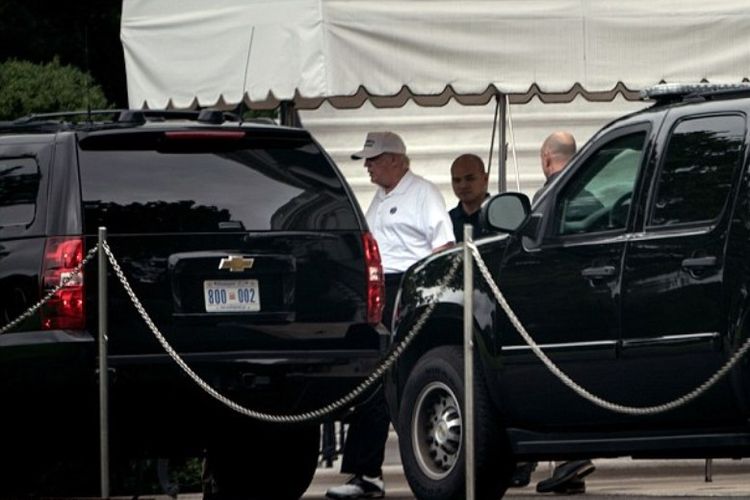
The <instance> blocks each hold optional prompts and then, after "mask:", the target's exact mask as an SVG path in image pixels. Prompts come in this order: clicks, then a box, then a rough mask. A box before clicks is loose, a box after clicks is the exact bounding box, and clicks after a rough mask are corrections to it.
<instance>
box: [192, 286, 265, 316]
mask: <svg viewBox="0 0 750 500" xmlns="http://www.w3.org/2000/svg"><path fill="white" fill-rule="evenodd" d="M203 299H204V301H205V303H206V312H248V311H249V312H253V311H260V291H259V288H258V280H217V281H204V282H203Z"/></svg>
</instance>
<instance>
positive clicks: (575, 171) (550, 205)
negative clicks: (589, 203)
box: [540, 121, 654, 247]
mask: <svg viewBox="0 0 750 500" xmlns="http://www.w3.org/2000/svg"><path fill="white" fill-rule="evenodd" d="M653 130H654V124H653V123H652V122H651V121H642V122H636V123H632V124H628V125H625V126H622V127H619V128H617V129H615V130H611V131H608V132H606V133H604V134H602V135H601V136H599V137H595V138H594V139H593V140H592V142H590V143H589V144H587V145H586V146H585V150H584V151H582V154H580V155H578V156H576V157H574V159H573V161H574V164H573V165H569V166H567V167H566V168H565V169H564V170H563V175H564V177H563V178H561V179H559V181H560V182H556V183H555V185H554V192H552V193H549V196H546V197H545V198H546V199H545V200H544V203H543V204H541V205H540V206H542V207H543V210H544V215H543V217H544V221H543V223H542V241H541V245H540V246H543V247H553V246H559V245H568V244H576V243H581V242H584V243H585V242H587V241H589V240H597V241H598V240H601V239H609V238H615V237H618V236H621V235H623V234H626V233H627V232H629V231H632V227H633V218H634V214H633V210H632V209H631V210H629V212H628V217H627V221H626V223H625V227H624V228H618V229H605V230H602V231H594V232H589V233H578V234H566V235H560V234H557V232H556V230H557V223H556V219H557V213H556V207H557V201H558V198H559V197H560V196H561V194H562V193H563V192H564V191H565V189H566V187H567V186H568V185H569V184H570V183H571V182H574V180H575V179H576V178H577V177H578V176H579V175H581V172H580V170H581V169H582V168H583V166H584V165H585V164H587V162H588V161H589V160H590V159H591V158H592V157H593V156H594V155H595V154H597V153H598V152H599V151H600V150H601V149H602V148H603V147H604V146H606V145H607V144H609V143H611V142H612V141H615V140H617V139H620V138H622V137H625V136H628V135H632V134H636V133H643V134H644V138H643V148H642V150H641V155H640V164H639V166H638V173H637V175H636V178H635V182H634V183H633V198H632V199H631V207H634V206H635V205H636V203H637V201H638V197H639V194H640V192H641V190H642V185H643V179H644V175H645V173H646V171H647V170H648V168H647V165H648V161H649V158H650V157H651V154H652V140H651V139H652V134H653Z"/></svg>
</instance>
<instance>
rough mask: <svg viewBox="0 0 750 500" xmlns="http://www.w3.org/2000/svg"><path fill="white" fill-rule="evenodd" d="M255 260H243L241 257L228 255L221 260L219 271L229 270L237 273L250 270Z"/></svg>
mask: <svg viewBox="0 0 750 500" xmlns="http://www.w3.org/2000/svg"><path fill="white" fill-rule="evenodd" d="M254 262H255V259H250V258H245V257H243V256H242V255H229V256H227V257H224V258H223V259H221V262H219V269H229V272H232V273H239V272H242V271H244V270H245V269H252V267H253V263H254Z"/></svg>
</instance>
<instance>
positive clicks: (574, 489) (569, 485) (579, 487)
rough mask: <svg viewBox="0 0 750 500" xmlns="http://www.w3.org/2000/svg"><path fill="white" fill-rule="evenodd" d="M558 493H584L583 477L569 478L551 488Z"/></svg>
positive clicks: (584, 482) (584, 483)
mask: <svg viewBox="0 0 750 500" xmlns="http://www.w3.org/2000/svg"><path fill="white" fill-rule="evenodd" d="M552 493H556V494H558V495H580V494H582V493H586V481H584V480H583V479H577V478H574V479H571V480H570V481H568V482H565V483H563V484H561V485H560V486H558V487H557V488H555V489H553V490H552Z"/></svg>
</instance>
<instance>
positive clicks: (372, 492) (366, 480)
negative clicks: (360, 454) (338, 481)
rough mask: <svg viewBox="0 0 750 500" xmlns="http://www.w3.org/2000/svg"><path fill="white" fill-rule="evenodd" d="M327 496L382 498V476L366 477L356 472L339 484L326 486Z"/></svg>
mask: <svg viewBox="0 0 750 500" xmlns="http://www.w3.org/2000/svg"><path fill="white" fill-rule="evenodd" d="M326 496H327V497H328V498H383V497H384V496H385V484H384V483H383V477H382V476H381V477H368V476H361V475H359V474H356V475H354V476H352V477H351V478H349V480H348V481H347V482H346V483H344V484H342V485H341V486H334V487H333V488H328V491H326Z"/></svg>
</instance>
